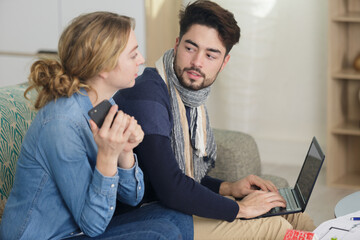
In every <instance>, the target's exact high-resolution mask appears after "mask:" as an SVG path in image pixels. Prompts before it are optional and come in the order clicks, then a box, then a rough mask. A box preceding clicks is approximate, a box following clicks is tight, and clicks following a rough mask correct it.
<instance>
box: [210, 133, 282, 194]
mask: <svg viewBox="0 0 360 240" xmlns="http://www.w3.org/2000/svg"><path fill="white" fill-rule="evenodd" d="M213 130H214V136H215V141H216V145H217V159H216V162H215V168H213V169H212V170H211V171H210V172H209V174H208V175H209V176H211V177H214V178H218V179H221V180H225V181H230V182H234V181H237V180H239V179H241V178H244V177H246V176H247V175H249V174H254V175H257V176H260V177H262V178H264V179H266V180H270V181H272V182H273V183H274V184H275V185H276V186H277V187H278V188H283V187H288V186H289V184H288V181H287V180H286V179H284V178H282V177H279V176H274V175H262V173H261V160H260V154H259V150H258V147H257V144H256V142H255V139H254V138H253V137H252V136H250V135H249V134H245V133H242V132H237V131H229V130H220V129H213Z"/></svg>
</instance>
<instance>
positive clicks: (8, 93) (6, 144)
mask: <svg viewBox="0 0 360 240" xmlns="http://www.w3.org/2000/svg"><path fill="white" fill-rule="evenodd" d="M26 87H27V86H26V84H19V85H13V86H9V87H1V88H0V221H1V216H2V213H3V210H4V207H5V203H6V200H7V198H8V197H9V194H10V190H11V188H12V185H13V180H14V175H15V170H16V169H15V168H16V162H17V159H18V155H19V152H20V147H21V143H22V139H23V137H24V135H25V133H26V131H27V129H28V127H29V125H30V123H31V121H32V120H33V119H34V117H35V115H36V111H35V110H34V109H33V108H32V107H31V106H32V104H31V102H30V101H28V100H26V99H25V98H24V91H25V89H26ZM29 97H30V98H31V99H34V97H35V94H34V92H31V93H30V94H29Z"/></svg>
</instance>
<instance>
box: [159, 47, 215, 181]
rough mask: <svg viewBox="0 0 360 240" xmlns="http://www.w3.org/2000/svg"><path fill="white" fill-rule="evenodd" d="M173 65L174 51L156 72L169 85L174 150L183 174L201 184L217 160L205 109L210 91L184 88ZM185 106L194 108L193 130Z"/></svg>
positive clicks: (192, 116)
mask: <svg viewBox="0 0 360 240" xmlns="http://www.w3.org/2000/svg"><path fill="white" fill-rule="evenodd" d="M173 62H174V50H173V49H171V50H169V51H167V52H166V53H165V54H164V55H163V56H162V57H161V58H160V59H159V60H158V61H157V62H156V69H157V71H158V73H159V74H160V76H161V77H162V78H163V80H164V81H165V83H166V85H167V87H168V90H169V95H170V104H171V112H172V117H173V123H174V124H173V129H172V135H171V146H172V150H173V152H174V154H175V158H176V160H177V162H178V164H179V167H180V169H181V170H182V171H183V173H185V174H186V175H187V176H189V177H191V178H193V179H195V181H197V182H200V181H201V179H202V178H203V177H204V176H205V175H206V174H207V172H208V170H209V167H213V166H214V164H215V159H216V144H215V140H214V135H213V132H212V129H211V127H210V123H209V116H208V113H207V109H206V106H205V100H206V99H207V97H208V95H209V93H210V87H206V88H203V89H200V90H197V91H194V90H190V89H187V88H185V87H183V86H182V85H181V84H180V82H179V80H178V78H177V77H176V75H175V71H174V67H173ZM185 106H187V107H190V126H189V124H188V120H187V118H186V110H185ZM189 127H190V130H189Z"/></svg>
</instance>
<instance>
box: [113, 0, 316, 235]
mask: <svg viewBox="0 0 360 240" xmlns="http://www.w3.org/2000/svg"><path fill="white" fill-rule="evenodd" d="M159 37H161V36H159ZM239 38H240V28H239V27H238V26H237V22H236V21H235V19H234V16H233V14H232V13H230V12H229V11H227V10H225V9H223V8H221V7H220V6H219V5H217V4H216V3H213V2H210V1H196V2H194V3H192V4H190V5H188V6H187V7H186V9H185V10H184V11H181V12H180V34H179V37H178V38H177V39H176V44H175V47H174V49H171V50H169V51H167V52H166V53H165V54H164V55H163V56H162V57H161V58H160V60H159V61H158V62H157V63H156V69H155V68H146V69H145V71H144V73H143V74H142V76H140V77H139V78H138V79H137V82H136V84H135V86H134V87H133V88H132V89H127V90H125V91H121V92H118V93H117V94H116V95H115V96H114V99H115V101H116V102H117V104H118V105H119V108H120V109H122V110H123V111H124V112H127V113H128V114H130V115H133V116H135V117H136V119H137V120H138V121H139V123H140V125H141V126H142V128H143V130H144V132H145V137H144V140H143V142H142V143H141V144H140V145H139V146H138V148H137V149H136V150H135V152H136V153H137V154H138V158H139V164H140V167H141V168H142V169H143V171H144V175H145V183H146V185H145V188H146V190H145V197H144V199H145V200H144V201H145V202H151V201H160V203H162V204H163V205H165V206H167V207H170V208H173V209H176V210H179V211H182V212H184V213H187V214H191V215H196V216H198V217H194V234H195V239H228V238H231V239H235V238H239V239H240V238H241V239H247V238H251V239H254V238H255V239H256V238H261V239H283V237H284V235H285V232H286V230H287V229H289V228H292V225H290V223H289V221H291V223H292V224H293V226H294V227H296V228H300V229H302V230H313V229H314V225H313V224H312V221H311V220H310V222H308V223H304V222H305V221H304V219H306V217H304V216H303V215H302V214H297V215H291V216H290V217H288V220H289V221H288V220H286V219H285V218H283V217H271V218H261V219H256V220H248V221H245V220H240V219H239V218H253V217H256V216H259V215H261V214H263V213H265V212H267V211H269V210H270V209H271V208H273V207H285V206H286V203H285V201H284V199H283V198H282V197H281V196H280V195H279V194H278V192H277V189H276V187H275V186H274V184H273V183H271V182H269V181H266V180H263V179H261V178H259V177H257V176H253V175H251V176H248V177H246V178H244V179H241V180H239V181H237V182H234V183H230V182H225V181H222V180H218V179H214V178H211V177H209V176H206V173H207V172H208V170H209V169H210V168H211V167H213V165H214V161H215V158H216V145H215V141H214V136H213V133H212V130H211V127H210V123H209V118H208V115H207V111H206V107H205V105H204V104H205V101H206V99H207V97H208V95H209V92H210V86H211V84H212V83H213V82H214V81H215V79H216V77H217V75H218V73H219V72H220V71H222V70H223V68H224V67H225V66H226V64H227V62H228V61H229V59H230V55H229V52H230V50H231V48H232V46H233V45H234V44H236V43H237V42H238V41H239ZM255 189H261V190H255ZM224 196H231V197H232V198H228V197H224ZM234 198H242V200H241V201H235V200H234ZM224 220H225V221H224ZM306 220H308V219H306ZM299 224H300V225H299ZM304 224H305V225H306V226H305V225H304Z"/></svg>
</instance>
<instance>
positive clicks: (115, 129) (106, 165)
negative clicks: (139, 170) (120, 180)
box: [90, 105, 144, 176]
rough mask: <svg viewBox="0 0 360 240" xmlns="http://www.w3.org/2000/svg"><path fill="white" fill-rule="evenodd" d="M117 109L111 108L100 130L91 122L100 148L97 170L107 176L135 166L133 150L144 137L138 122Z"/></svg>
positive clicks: (115, 106)
mask: <svg viewBox="0 0 360 240" xmlns="http://www.w3.org/2000/svg"><path fill="white" fill-rule="evenodd" d="M117 109H118V107H117V105H114V106H112V107H111V108H110V110H109V112H108V113H107V115H106V117H105V119H104V122H103V124H102V126H101V128H100V129H99V127H98V126H97V125H96V123H95V122H94V121H93V120H90V127H91V130H92V132H93V135H94V139H95V142H96V144H97V146H98V156H97V168H98V170H99V171H100V172H101V173H102V174H104V175H107V176H114V175H115V174H116V172H117V167H118V166H119V167H121V168H131V167H132V166H133V165H134V157H133V151H132V150H133V148H134V147H136V146H137V145H138V144H139V143H140V142H141V141H142V139H143V136H144V133H143V131H142V129H141V127H140V125H138V124H137V121H136V120H135V119H134V118H133V117H130V116H129V115H127V114H125V113H124V112H122V111H119V112H117ZM115 115H116V117H115ZM114 117H115V118H114Z"/></svg>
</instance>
